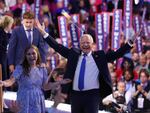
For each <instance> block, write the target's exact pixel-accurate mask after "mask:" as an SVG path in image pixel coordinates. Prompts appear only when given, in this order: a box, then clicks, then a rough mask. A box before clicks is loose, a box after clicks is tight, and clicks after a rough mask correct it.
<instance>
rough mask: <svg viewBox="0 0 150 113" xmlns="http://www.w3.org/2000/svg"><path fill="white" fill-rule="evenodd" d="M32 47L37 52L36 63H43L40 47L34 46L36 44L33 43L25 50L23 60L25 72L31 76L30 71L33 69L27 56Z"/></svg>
mask: <svg viewBox="0 0 150 113" xmlns="http://www.w3.org/2000/svg"><path fill="white" fill-rule="evenodd" d="M31 48H33V49H34V50H35V51H36V53H37V61H36V65H37V66H40V64H41V56H40V53H39V50H38V48H37V47H36V46H34V45H31V46H29V47H27V48H26V50H25V52H24V59H23V62H22V67H23V73H24V74H25V75H26V76H29V72H30V70H31V67H30V64H29V62H28V60H27V57H26V55H27V52H28V50H29V49H31Z"/></svg>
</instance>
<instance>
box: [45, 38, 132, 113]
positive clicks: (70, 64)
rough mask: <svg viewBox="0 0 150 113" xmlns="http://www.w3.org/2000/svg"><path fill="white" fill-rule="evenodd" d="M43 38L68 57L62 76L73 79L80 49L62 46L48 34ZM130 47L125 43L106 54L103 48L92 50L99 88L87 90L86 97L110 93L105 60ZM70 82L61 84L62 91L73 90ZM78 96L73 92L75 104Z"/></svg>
mask: <svg viewBox="0 0 150 113" xmlns="http://www.w3.org/2000/svg"><path fill="white" fill-rule="evenodd" d="M44 40H45V41H46V42H47V43H48V44H49V45H50V46H51V47H52V48H53V49H55V50H56V51H57V52H58V53H60V54H61V55H62V56H63V57H65V58H67V59H68V61H67V67H66V73H65V75H64V78H69V79H71V80H72V81H73V79H74V75H75V71H76V67H77V63H78V59H79V56H80V55H81V50H80V49H75V48H71V49H68V48H66V47H64V46H63V45H61V44H58V43H57V42H56V41H55V40H54V39H53V38H51V37H50V36H49V37H47V38H45V39H44ZM130 49H131V46H130V45H129V44H125V45H124V46H123V47H121V48H120V49H119V50H117V51H116V52H109V53H108V54H106V53H105V52H104V51H103V50H100V51H95V52H92V56H93V59H94V61H95V63H96V65H97V67H98V69H99V84H100V88H99V89H98V90H95V89H93V92H92V93H91V92H90V91H89V93H88V91H87V92H86V93H87V94H88V96H87V95H86V96H87V97H88V98H92V96H94V98H95V96H97V99H100V98H101V99H102V98H104V97H106V96H107V95H109V94H111V93H112V83H111V78H110V74H109V70H108V66H107V62H110V61H113V60H115V59H117V58H119V57H121V56H123V55H124V54H125V53H126V51H128V50H130ZM91 76H92V75H91ZM72 83H73V82H71V83H70V84H67V85H65V86H63V87H62V93H68V92H69V91H71V92H74V91H73V90H72V85H73V84H72ZM94 91H98V95H94ZM80 92H82V91H79V93H80ZM79 93H78V92H75V95H78V94H79ZM83 93H84V91H83ZM90 94H91V95H92V96H91V95H90ZM79 96H80V95H79ZM79 96H78V98H76V97H75V96H74V93H73V96H72V99H73V98H74V97H75V98H76V99H75V100H76V101H77V102H78V103H76V105H75V106H79V103H80V98H79ZM99 97H100V98H99ZM81 99H82V97H81ZM97 99H96V100H97ZM98 101H100V100H98ZM89 104H95V103H89ZM73 105H74V103H72V108H73ZM91 107H92V106H91ZM88 109H89V110H88V111H90V109H91V108H90V107H89V108H88ZM94 109H97V107H95V108H94ZM72 110H73V109H72ZM96 112H97V110H96V111H95V113H96ZM72 113H81V112H78V111H72ZM82 113H85V112H84V111H83V112H82ZM86 113H90V112H86Z"/></svg>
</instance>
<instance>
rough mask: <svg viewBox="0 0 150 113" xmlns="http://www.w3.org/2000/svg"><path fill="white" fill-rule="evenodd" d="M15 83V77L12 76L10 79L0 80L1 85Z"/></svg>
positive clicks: (6, 85)
mask: <svg viewBox="0 0 150 113" xmlns="http://www.w3.org/2000/svg"><path fill="white" fill-rule="evenodd" d="M14 83H15V78H14V77H13V76H11V77H10V78H9V79H7V80H4V81H0V86H4V87H10V86H12V85H13V84H14Z"/></svg>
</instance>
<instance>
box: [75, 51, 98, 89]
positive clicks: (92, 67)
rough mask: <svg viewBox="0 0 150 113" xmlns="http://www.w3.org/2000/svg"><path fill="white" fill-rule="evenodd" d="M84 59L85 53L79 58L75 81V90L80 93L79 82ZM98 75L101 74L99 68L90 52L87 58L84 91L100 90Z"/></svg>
mask: <svg viewBox="0 0 150 113" xmlns="http://www.w3.org/2000/svg"><path fill="white" fill-rule="evenodd" d="M82 59H83V53H82V54H81V56H80V57H79V60H78V64H77V68H76V71H75V76H74V80H73V90H75V91H79V88H78V81H79V73H80V67H81V62H82ZM98 74H99V70H98V67H97V66H96V63H95V61H94V59H93V57H92V52H90V53H88V54H87V56H86V66H85V75H84V89H83V91H86V90H91V89H99V77H98Z"/></svg>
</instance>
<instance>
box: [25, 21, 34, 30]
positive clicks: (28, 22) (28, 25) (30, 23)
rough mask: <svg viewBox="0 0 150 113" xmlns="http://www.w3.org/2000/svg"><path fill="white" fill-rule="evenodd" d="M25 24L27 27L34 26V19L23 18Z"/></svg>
mask: <svg viewBox="0 0 150 113" xmlns="http://www.w3.org/2000/svg"><path fill="white" fill-rule="evenodd" d="M23 25H24V26H25V27H26V28H27V29H31V28H33V25H34V19H23Z"/></svg>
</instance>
